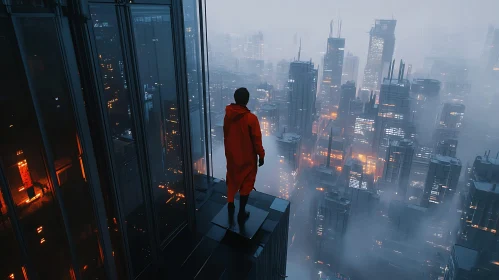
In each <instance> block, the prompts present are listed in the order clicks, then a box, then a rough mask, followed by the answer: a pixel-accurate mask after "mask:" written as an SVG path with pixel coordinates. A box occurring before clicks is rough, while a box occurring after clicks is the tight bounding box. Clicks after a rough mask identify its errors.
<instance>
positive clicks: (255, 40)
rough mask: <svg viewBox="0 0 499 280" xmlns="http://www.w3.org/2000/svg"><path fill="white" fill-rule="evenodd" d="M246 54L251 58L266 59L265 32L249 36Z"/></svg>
mask: <svg viewBox="0 0 499 280" xmlns="http://www.w3.org/2000/svg"><path fill="white" fill-rule="evenodd" d="M246 55H247V57H248V58H250V59H255V60H263V59H264V41H263V33H262V32H261V31H260V32H258V33H256V34H253V35H252V36H250V37H249V38H248V42H247V45H246Z"/></svg>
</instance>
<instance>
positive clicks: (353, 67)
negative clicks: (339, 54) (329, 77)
mask: <svg viewBox="0 0 499 280" xmlns="http://www.w3.org/2000/svg"><path fill="white" fill-rule="evenodd" d="M358 76H359V57H358V56H355V55H353V54H351V53H348V54H347V55H346V56H345V60H344V62H343V74H342V78H341V84H344V83H346V82H347V81H353V82H354V83H355V84H358V83H357V77H358Z"/></svg>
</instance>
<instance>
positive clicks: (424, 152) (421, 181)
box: [408, 145, 433, 204]
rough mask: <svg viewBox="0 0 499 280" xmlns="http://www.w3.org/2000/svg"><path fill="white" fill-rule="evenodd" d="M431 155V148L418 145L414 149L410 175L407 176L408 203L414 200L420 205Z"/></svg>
mask: <svg viewBox="0 0 499 280" xmlns="http://www.w3.org/2000/svg"><path fill="white" fill-rule="evenodd" d="M432 154H433V149H432V148H431V147H426V146H424V145H418V146H417V147H416V149H415V152H414V158H413V159H412V166H411V175H410V176H409V188H408V193H409V194H408V196H409V201H413V200H416V201H417V202H418V204H420V203H421V199H422V197H423V193H424V186H425V182H426V176H427V175H428V168H429V166H430V159H431V155H432Z"/></svg>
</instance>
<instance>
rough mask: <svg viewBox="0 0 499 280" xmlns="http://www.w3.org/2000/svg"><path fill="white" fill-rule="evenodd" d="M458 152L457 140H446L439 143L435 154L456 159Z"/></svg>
mask: <svg viewBox="0 0 499 280" xmlns="http://www.w3.org/2000/svg"><path fill="white" fill-rule="evenodd" d="M456 151H457V140H456V139H445V140H442V141H439V142H438V143H437V148H436V149H435V154H437V155H443V156H448V157H456Z"/></svg>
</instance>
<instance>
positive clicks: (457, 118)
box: [438, 102, 466, 129]
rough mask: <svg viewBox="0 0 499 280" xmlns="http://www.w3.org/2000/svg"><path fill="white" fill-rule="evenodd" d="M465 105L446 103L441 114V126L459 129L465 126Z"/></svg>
mask: <svg viewBox="0 0 499 280" xmlns="http://www.w3.org/2000/svg"><path fill="white" fill-rule="evenodd" d="M465 108H466V107H465V106H464V104H460V103H448V102H447V103H444V105H443V107H442V113H441V114H440V118H439V119H440V120H439V123H438V124H439V126H440V127H442V128H449V129H459V128H460V127H461V126H462V125H463V118H464V110H465Z"/></svg>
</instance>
